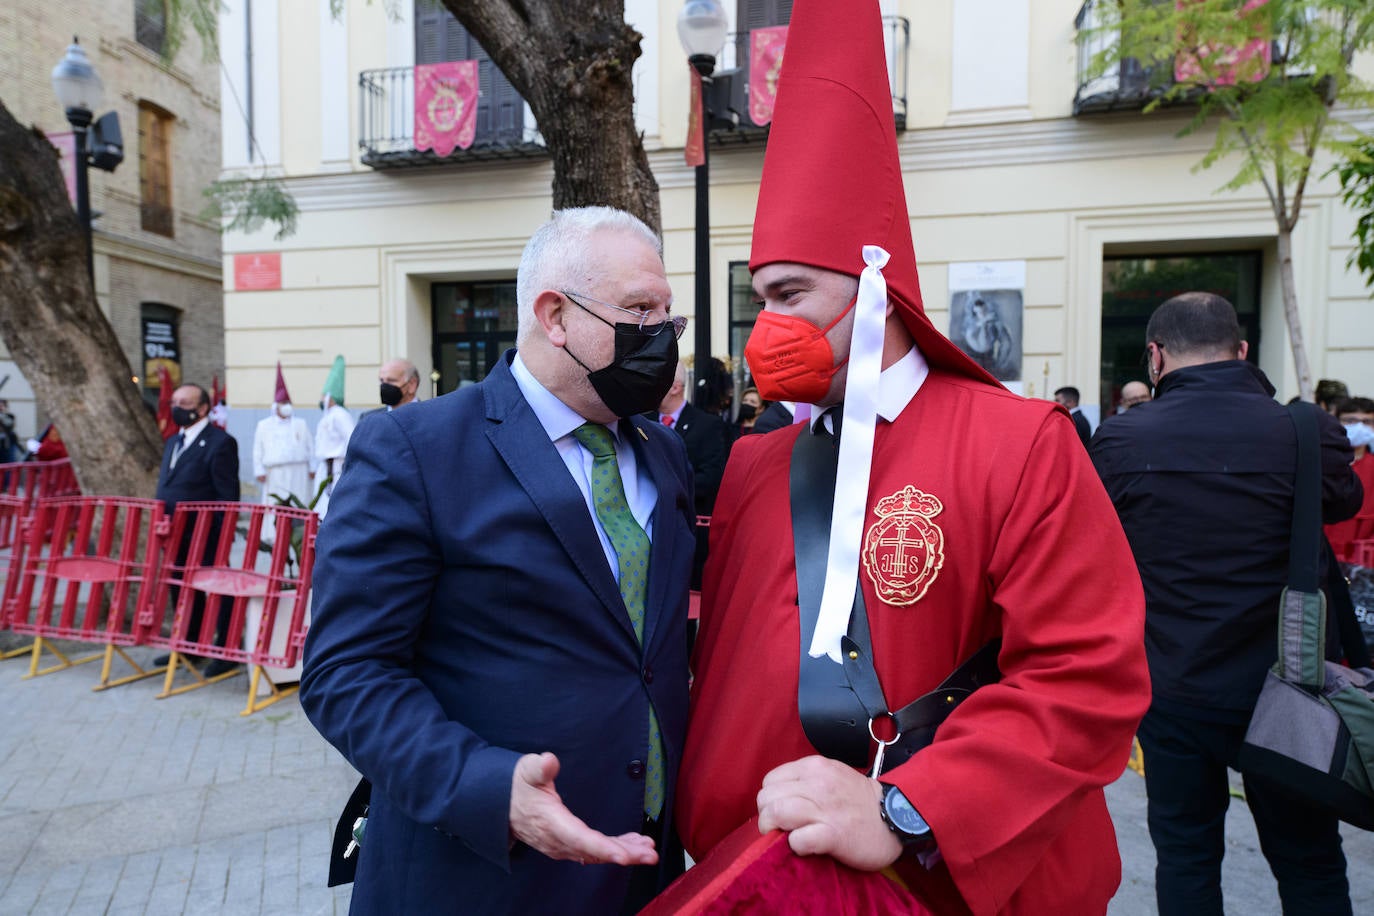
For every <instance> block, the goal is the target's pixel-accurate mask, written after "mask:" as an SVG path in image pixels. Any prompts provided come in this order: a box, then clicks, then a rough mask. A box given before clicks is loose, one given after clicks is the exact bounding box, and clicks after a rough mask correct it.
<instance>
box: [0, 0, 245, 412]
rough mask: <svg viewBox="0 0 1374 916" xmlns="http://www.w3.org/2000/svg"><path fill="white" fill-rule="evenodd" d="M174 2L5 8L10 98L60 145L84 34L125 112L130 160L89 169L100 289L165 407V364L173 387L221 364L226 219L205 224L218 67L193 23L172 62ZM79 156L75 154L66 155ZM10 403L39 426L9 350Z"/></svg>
mask: <svg viewBox="0 0 1374 916" xmlns="http://www.w3.org/2000/svg"><path fill="white" fill-rule="evenodd" d="M166 26H167V18H166V9H165V5H164V4H163V3H162V2H160V0H156V2H149V0H117V2H107V0H54V2H45V3H9V4H4V5H3V6H0V100H3V101H4V103H5V106H6V107H7V108H9V110H10V112H11V114H13V115H14V116H15V118H16V119H18V120H19V122H20V123H22V124H25V125H30V124H31V125H33V126H35V127H37V128H39V129H40V130H42V131H43V132H44V133H46V134H47V135H48V136H49V138H50V139H52V140H54V141H55V143H56V144H57V145H58V146H59V148H61V146H62V140H63V137H64V135H66V134H67V133H68V132H69V131H70V130H71V127H70V126H69V125H68V124H67V120H66V117H65V115H64V113H63V111H62V108H61V106H60V105H59V104H58V101H57V98H56V97H55V96H54V95H53V90H52V85H51V82H50V74H51V73H52V69H53V67H54V66H56V65H57V63H58V61H60V60H61V59H62V57H63V55H64V54H65V53H66V49H67V46H68V45H69V44H70V43H71V41H72V38H73V36H74V35H75V36H77V37H78V38H79V40H80V43H81V45H82V47H83V48H85V50H86V54H87V56H88V57H89V58H90V62H91V65H92V66H93V67H94V68H95V70H96V73H97V74H98V75H99V76H100V78H101V80H102V82H103V83H104V87H105V101H104V106H103V110H102V111H97V112H94V114H95V116H96V117H100V116H101V115H103V114H104V113H105V112H106V111H113V112H116V113H117V114H118V116H119V124H120V129H121V133H122V135H123V139H124V161H123V162H122V163H121V164H120V165H119V166H118V167H117V168H116V169H115V170H114V171H113V172H105V171H101V170H99V169H96V168H92V169H91V170H90V173H89V174H90V196H91V210H92V213H93V214H95V219H94V221H93V225H94V229H93V242H94V245H93V248H94V262H95V263H94V267H95V289H96V296H97V298H98V299H99V301H100V305H101V308H102V309H103V310H104V312H105V315H106V317H107V318H109V320H110V324H111V325H112V326H113V327H114V331H115V334H116V336H117V337H118V339H119V342H120V345H121V347H122V348H123V350H124V354H125V356H126V357H127V358H128V360H129V365H130V368H131V375H132V378H134V379H135V380H136V382H135V383H136V384H138V385H139V386H140V387H141V388H142V390H143V394H144V397H145V398H146V399H148V400H149V401H151V402H154V403H155V402H156V399H157V394H158V392H157V386H158V377H157V373H156V364H157V362H158V361H161V362H163V363H164V364H165V365H166V366H167V367H168V369H169V371H170V372H171V374H172V377H173V381H174V382H179V381H180V380H181V379H182V378H185V379H186V380H188V381H195V382H200V383H202V384H204V385H205V386H206V387H207V388H208V387H209V384H210V379H211V376H212V375H214V374H220V375H221V376H222V375H223V372H224V312H223V284H224V281H223V277H222V276H221V273H220V263H221V260H220V233H219V227H218V226H217V225H216V224H215V223H213V222H211V221H208V220H205V219H202V218H201V216H200V213H201V211H202V210H203V209H204V206H205V200H204V198H203V197H202V191H203V190H204V189H205V188H207V187H208V186H209V185H210V184H211V182H213V181H214V180H215V179H216V178H218V177H219V166H220V157H221V152H220V135H219V125H220V110H219V77H218V73H219V65H218V63H217V62H216V61H215V60H214V59H207V58H206V56H205V54H204V51H203V48H202V45H201V42H200V39H199V37H198V36H197V35H195V34H194V32H192V31H191V30H190V29H189V28H188V29H187V34H186V35H185V36H184V40H183V42H182V44H181V47H180V48H179V50H178V51H177V52H176V54H175V55H174V56H172V58H171V59H170V60H167V59H165V58H164V54H163V52H164V49H165V47H166V41H167V30H166ZM64 155H66V156H70V155H71V153H70V148H69V149H68V151H67V152H66V153H64ZM3 377H8V378H9V381H8V383H6V384H5V385H4V386H3V387H0V397H8V398H9V399H10V404H11V408H12V409H14V410H15V413H16V419H17V427H18V431H19V434H20V436H21V438H22V437H26V436H31V435H34V434H35V433H36V432H38V431H41V429H42V426H43V425H44V424H45V422H46V420H45V418H44V417H42V416H41V415H39V412H38V411H37V409H36V407H35V405H34V402H33V392H32V389H31V388H30V387H29V386H28V384H27V382H25V381H24V379H23V378H22V376H21V375H20V374H19V372H18V370H17V369H16V367H15V364H14V362H13V360H12V359H11V357H10V354H9V353H7V352H5V353H3V354H0V378H3Z"/></svg>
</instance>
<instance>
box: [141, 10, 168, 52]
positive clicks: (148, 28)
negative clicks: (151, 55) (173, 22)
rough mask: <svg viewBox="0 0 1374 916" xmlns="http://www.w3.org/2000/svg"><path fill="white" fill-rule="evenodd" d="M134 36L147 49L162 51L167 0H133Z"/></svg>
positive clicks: (164, 38) (165, 32)
mask: <svg viewBox="0 0 1374 916" xmlns="http://www.w3.org/2000/svg"><path fill="white" fill-rule="evenodd" d="M134 38H136V39H137V40H138V43H139V44H141V45H143V47H145V48H147V49H148V50H149V51H155V52H157V53H158V54H161V53H162V49H163V47H164V46H165V44H166V42H167V0H134Z"/></svg>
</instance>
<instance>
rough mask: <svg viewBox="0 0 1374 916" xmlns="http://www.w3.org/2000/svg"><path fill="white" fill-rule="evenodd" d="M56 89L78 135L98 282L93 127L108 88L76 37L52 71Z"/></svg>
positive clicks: (81, 201) (86, 225)
mask: <svg viewBox="0 0 1374 916" xmlns="http://www.w3.org/2000/svg"><path fill="white" fill-rule="evenodd" d="M52 89H53V93H54V94H56V96H57V101H58V102H59V103H61V105H62V109H63V110H64V111H65V112H66V114H67V122H68V123H69V124H71V126H72V132H73V133H74V134H75V135H76V216H77V219H78V220H80V221H81V229H82V231H83V232H85V233H86V271H87V273H88V274H90V277H91V282H92V283H94V282H95V256H94V254H93V245H92V238H91V237H92V231H91V192H90V184H89V178H88V174H87V170H88V167H89V161H90V155H91V144H90V127H91V119H92V118H93V117H94V114H93V112H95V111H96V109H98V108H99V107H100V103H101V102H102V101H103V100H104V97H105V86H104V84H103V83H101V82H100V77H99V76H97V75H96V72H95V68H94V67H92V66H91V62H90V59H89V58H87V57H86V49H85V48H83V47H81V44H80V42H78V41H77V40H76V37H75V36H73V37H72V43H71V44H70V45H69V46H68V47H67V56H66V57H64V58H62V60H61V61H59V62H58V64H57V66H56V67H54V68H53V71H52Z"/></svg>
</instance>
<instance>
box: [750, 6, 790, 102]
mask: <svg viewBox="0 0 1374 916" xmlns="http://www.w3.org/2000/svg"><path fill="white" fill-rule="evenodd" d="M785 44H787V26H785V25H779V26H774V27H773V28H770V29H754V30H753V31H751V32H750V33H749V120H751V121H753V122H754V123H755V124H757V125H759V126H760V127H762V126H763V125H765V124H767V123H768V122H769V121H772V120H773V104H774V103H775V102H776V101H777V99H778V75H779V74H781V73H782V50H783V46H784V45H785Z"/></svg>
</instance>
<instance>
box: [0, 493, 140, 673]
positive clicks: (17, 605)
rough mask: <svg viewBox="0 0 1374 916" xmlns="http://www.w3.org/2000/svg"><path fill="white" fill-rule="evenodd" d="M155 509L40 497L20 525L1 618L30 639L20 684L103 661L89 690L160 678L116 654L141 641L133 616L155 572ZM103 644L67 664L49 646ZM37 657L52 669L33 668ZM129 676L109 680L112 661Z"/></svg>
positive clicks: (104, 499)
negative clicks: (57, 642)
mask: <svg viewBox="0 0 1374 916" xmlns="http://www.w3.org/2000/svg"><path fill="white" fill-rule="evenodd" d="M162 516H163V510H162V503H160V502H158V501H157V500H152V499H129V498H124V497H116V496H65V497H57V498H46V497H45V498H41V499H39V500H38V501H37V502H36V503H35V504H34V506H33V509H32V512H31V513H30V514H29V515H28V516H27V517H25V518H24V520H23V522H22V523H21V524H20V537H19V539H18V540H17V542H16V543H15V545H14V555H13V562H12V564H11V579H10V581H7V582H6V596H5V605H4V614H5V616H6V618H7V620H8V622H9V628H10V629H11V630H13V631H14V632H16V633H21V634H25V635H30V636H33V637H34V643H33V647H32V651H31V655H30V662H29V673H28V675H26V677H34V676H36V675H39V674H48V673H49V672H52V671H58V670H61V669H63V668H69V667H72V666H73V665H78V664H83V663H85V662H88V661H95V660H96V659H98V658H102V657H103V658H104V668H103V670H102V672H101V678H100V683H99V684H98V685H97V686H96V687H95V689H96V690H103V689H104V688H106V687H112V686H114V685H115V684H122V683H127V682H129V681H133V680H138V679H139V678H143V677H148V676H150V675H153V674H158V673H160V671H159V670H153V671H149V670H146V669H144V668H143V667H142V666H140V665H139V664H137V663H136V662H134V661H133V660H132V659H131V658H129V656H128V655H127V654H126V653H125V652H124V649H123V647H125V646H132V645H134V644H136V643H138V642H141V641H142V640H141V635H142V634H140V633H139V632H138V630H137V617H138V613H137V611H138V609H139V608H140V607H141V603H142V601H144V600H146V598H147V592H146V591H145V588H146V587H147V586H148V584H149V583H148V580H147V571H148V569H149V568H152V569H156V568H157V556H158V548H159V540H158V530H159V528H160V524H159V523H160V522H161V520H162ZM51 639H68V640H76V641H79V642H89V643H98V644H102V643H103V644H104V645H105V650H104V652H103V653H101V654H96V655H91V656H87V657H85V658H81V659H76V660H72V659H70V658H68V657H67V655H66V654H64V653H63V652H62V651H61V650H60V649H58V648H57V647H56V646H54V645H53V644H52V643H51V642H50V641H49V640H51ZM44 651H47V652H49V653H50V654H52V655H53V656H54V657H56V658H57V660H58V662H57V664H55V665H52V666H50V667H48V668H43V669H40V668H39V663H40V661H41V658H42V654H43V652H44ZM115 654H118V655H120V656H121V657H122V658H123V659H124V660H125V661H126V662H127V663H128V664H129V665H130V666H131V667H132V668H133V669H134V670H135V674H133V675H132V676H129V677H125V678H121V679H119V680H116V681H111V680H110V666H111V663H112V661H113V658H114V655H115Z"/></svg>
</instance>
